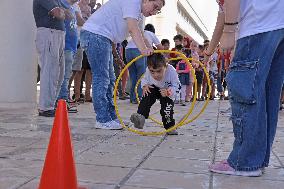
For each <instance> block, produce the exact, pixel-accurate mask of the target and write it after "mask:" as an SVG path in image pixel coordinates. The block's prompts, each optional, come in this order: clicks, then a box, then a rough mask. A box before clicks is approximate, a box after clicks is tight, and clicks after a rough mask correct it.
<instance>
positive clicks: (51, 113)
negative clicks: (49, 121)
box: [38, 110, 55, 117]
mask: <svg viewBox="0 0 284 189" xmlns="http://www.w3.org/2000/svg"><path fill="white" fill-rule="evenodd" d="M38 115H39V116H43V117H54V116H55V110H47V111H39V112H38Z"/></svg>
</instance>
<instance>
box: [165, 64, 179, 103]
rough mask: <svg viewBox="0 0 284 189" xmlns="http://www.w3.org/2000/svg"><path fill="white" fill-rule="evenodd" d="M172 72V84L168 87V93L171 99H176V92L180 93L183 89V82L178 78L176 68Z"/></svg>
mask: <svg viewBox="0 0 284 189" xmlns="http://www.w3.org/2000/svg"><path fill="white" fill-rule="evenodd" d="M170 74H171V76H170V77H171V82H172V86H171V87H169V88H168V93H169V94H170V95H168V97H170V98H171V99H174V98H175V96H176V94H179V93H180V90H181V84H180V81H179V78H178V74H177V72H176V71H175V70H173V71H171V72H170Z"/></svg>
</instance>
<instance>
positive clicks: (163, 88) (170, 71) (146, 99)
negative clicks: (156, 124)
mask: <svg viewBox="0 0 284 189" xmlns="http://www.w3.org/2000/svg"><path fill="white" fill-rule="evenodd" d="M141 85H142V86H143V97H142V100H141V102H140V104H139V107H138V111H137V113H134V114H132V115H131V118H130V120H131V122H132V123H134V127H136V128H138V129H142V128H143V126H144V123H145V119H147V118H148V117H149V113H150V109H151V107H152V105H153V104H154V103H155V102H156V100H157V99H159V100H160V104H161V110H160V114H161V116H162V121H163V125H164V128H165V129H169V128H171V127H173V126H174V125H175V120H174V118H173V115H174V110H173V108H174V101H173V100H174V98H175V96H176V93H179V91H180V88H181V86H180V82H179V79H178V74H177V72H176V70H175V68H174V67H173V66H172V65H169V64H167V63H166V59H165V57H164V55H162V54H161V53H157V54H153V55H151V56H148V57H147V69H146V73H145V75H144V77H143V79H142V81H141ZM168 134H169V135H177V134H178V132H177V131H176V130H173V131H171V132H168Z"/></svg>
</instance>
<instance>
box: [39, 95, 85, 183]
mask: <svg viewBox="0 0 284 189" xmlns="http://www.w3.org/2000/svg"><path fill="white" fill-rule="evenodd" d="M80 188H81V187H80ZM39 189H78V185H77V177H76V168H75V163H74V157H73V150H72V142H71V135H70V128H69V123H68V113H67V107H66V102H65V101H64V100H59V101H58V106H57V109H56V114H55V119H54V123H53V128H52V132H51V136H50V141H49V145H48V149H47V154H46V157H45V162H44V167H43V170H42V175H41V180H40V184H39ZM81 189H82V188H81Z"/></svg>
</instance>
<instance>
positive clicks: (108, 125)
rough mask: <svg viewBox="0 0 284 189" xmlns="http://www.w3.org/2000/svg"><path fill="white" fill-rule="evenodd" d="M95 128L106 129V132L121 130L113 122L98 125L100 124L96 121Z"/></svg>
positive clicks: (120, 127) (118, 125) (117, 124)
mask: <svg viewBox="0 0 284 189" xmlns="http://www.w3.org/2000/svg"><path fill="white" fill-rule="evenodd" d="M95 128H96V129H108V130H121V129H123V127H122V126H121V125H120V124H119V123H117V122H116V121H114V120H112V121H109V122H106V123H100V122H98V121H97V122H96V125H95Z"/></svg>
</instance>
